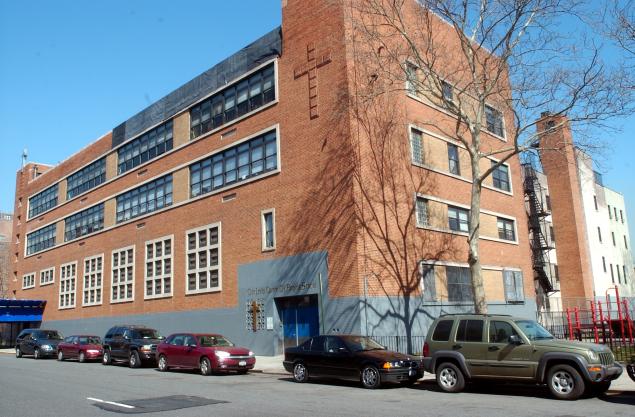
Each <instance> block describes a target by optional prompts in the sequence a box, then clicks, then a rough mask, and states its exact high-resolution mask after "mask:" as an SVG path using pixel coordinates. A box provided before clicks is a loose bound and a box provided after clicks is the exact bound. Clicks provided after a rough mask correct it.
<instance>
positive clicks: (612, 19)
mask: <svg viewBox="0 0 635 417" xmlns="http://www.w3.org/2000/svg"><path fill="white" fill-rule="evenodd" d="M607 23H608V35H609V37H610V38H611V39H613V40H614V41H615V42H616V43H617V45H618V46H619V47H620V48H622V49H623V50H624V52H626V54H627V55H628V56H627V60H630V61H632V60H633V59H635V2H634V1H633V0H626V1H616V2H614V4H613V7H612V8H611V9H610V10H609V13H608V22H607ZM631 69H633V67H631Z"/></svg>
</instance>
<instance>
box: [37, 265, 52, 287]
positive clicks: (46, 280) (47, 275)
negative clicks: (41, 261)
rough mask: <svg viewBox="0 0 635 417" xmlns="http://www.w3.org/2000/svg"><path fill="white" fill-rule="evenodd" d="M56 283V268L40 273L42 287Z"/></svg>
mask: <svg viewBox="0 0 635 417" xmlns="http://www.w3.org/2000/svg"><path fill="white" fill-rule="evenodd" d="M54 282H55V268H47V269H43V270H41V271H40V286H42V285H50V284H52V283H54Z"/></svg>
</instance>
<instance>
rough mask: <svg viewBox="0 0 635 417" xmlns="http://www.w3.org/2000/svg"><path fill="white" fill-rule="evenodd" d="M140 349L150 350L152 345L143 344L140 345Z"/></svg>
mask: <svg viewBox="0 0 635 417" xmlns="http://www.w3.org/2000/svg"><path fill="white" fill-rule="evenodd" d="M141 350H144V351H150V350H152V345H143V346H141Z"/></svg>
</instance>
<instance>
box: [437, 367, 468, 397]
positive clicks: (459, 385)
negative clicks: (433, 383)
mask: <svg viewBox="0 0 635 417" xmlns="http://www.w3.org/2000/svg"><path fill="white" fill-rule="evenodd" d="M436 374H437V385H438V386H439V387H441V389H442V390H443V391H445V392H461V391H463V388H465V376H464V375H463V372H461V370H460V369H459V367H458V366H456V365H455V364H453V363H450V362H444V363H442V364H441V365H439V367H438V368H437V369H436Z"/></svg>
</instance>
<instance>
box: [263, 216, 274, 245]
mask: <svg viewBox="0 0 635 417" xmlns="http://www.w3.org/2000/svg"><path fill="white" fill-rule="evenodd" d="M275 214H276V210H275V209H269V210H263V211H262V213H261V222H262V250H273V249H275V248H276V218H275Z"/></svg>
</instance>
